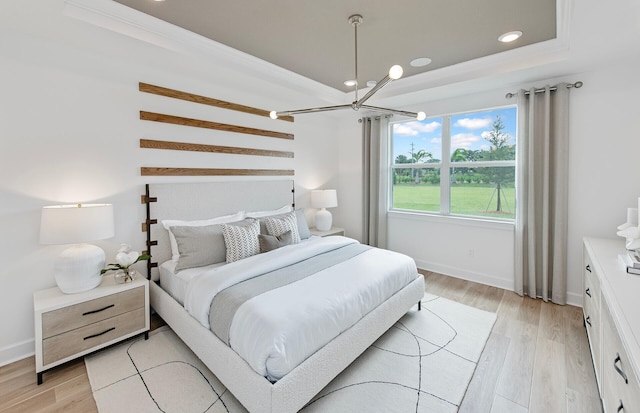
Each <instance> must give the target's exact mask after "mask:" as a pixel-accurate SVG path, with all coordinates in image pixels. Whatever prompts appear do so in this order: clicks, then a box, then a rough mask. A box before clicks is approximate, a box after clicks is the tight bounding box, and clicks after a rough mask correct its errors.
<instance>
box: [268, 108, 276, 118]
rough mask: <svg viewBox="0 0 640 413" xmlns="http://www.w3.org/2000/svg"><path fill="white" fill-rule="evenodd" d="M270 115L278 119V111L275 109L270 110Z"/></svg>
mask: <svg viewBox="0 0 640 413" xmlns="http://www.w3.org/2000/svg"><path fill="white" fill-rule="evenodd" d="M269 117H270V118H271V119H278V112H276V111H275V110H272V111H271V112H269Z"/></svg>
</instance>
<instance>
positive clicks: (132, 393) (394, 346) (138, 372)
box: [85, 294, 496, 413]
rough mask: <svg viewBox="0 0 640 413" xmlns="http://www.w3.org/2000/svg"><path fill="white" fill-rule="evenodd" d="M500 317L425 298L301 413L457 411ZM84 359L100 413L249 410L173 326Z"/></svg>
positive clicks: (426, 296) (434, 297)
mask: <svg viewBox="0 0 640 413" xmlns="http://www.w3.org/2000/svg"><path fill="white" fill-rule="evenodd" d="M495 320H496V315H495V314H493V313H489V312H486V311H482V310H478V309H476V308H472V307H468V306H465V305H462V304H459V303H456V302H453V301H450V300H447V299H444V298H441V297H436V296H433V295H429V294H427V295H425V297H424V299H423V300H422V311H417V306H416V307H414V308H413V309H412V310H411V311H409V312H408V313H407V314H406V315H405V316H404V317H403V318H402V319H401V320H400V321H398V322H397V323H396V324H395V325H394V326H393V327H392V328H391V329H389V331H387V332H386V333H385V334H384V335H383V336H382V337H381V338H380V339H378V341H376V342H375V343H374V344H373V345H372V346H371V347H370V348H369V349H368V350H367V351H365V352H364V353H363V354H362V355H361V356H360V357H359V358H358V359H357V360H356V361H355V362H353V363H352V364H351V365H350V366H349V367H348V368H347V369H346V370H345V371H343V372H342V373H341V374H340V375H339V376H338V377H336V379H335V380H333V381H332V382H331V383H329V385H328V386H327V387H326V388H324V389H323V390H322V391H321V392H320V393H319V394H318V395H317V396H316V397H315V398H314V399H313V400H312V401H311V402H310V403H309V404H308V405H307V406H306V407H305V408H303V409H302V410H301V412H305V413H310V412H314V413H317V412H331V413H340V412H345V413H346V412H350V413H352V412H385V413H389V412H398V413H405V412H406V413H409V412H416V413H418V412H431V413H433V412H438V413H440V412H456V411H457V410H458V406H459V405H460V402H461V401H462V398H463V396H464V394H465V391H466V389H467V386H468V384H469V381H470V380H471V376H472V375H473V372H474V370H475V368H476V364H477V362H478V360H479V358H480V354H481V353H482V350H483V349H484V346H485V343H486V341H487V339H488V337H489V334H490V333H491V329H492V327H493V324H494V322H495ZM85 361H86V365H87V372H88V375H89V381H90V382H91V388H92V390H93V397H94V398H95V400H96V404H97V406H98V410H99V411H100V413H123V412H136V413H143V412H166V413H178V412H179V413H191V412H192V413H201V412H202V413H204V412H207V413H218V412H221V413H222V412H230V413H242V412H246V410H245V409H244V408H243V407H242V405H240V403H238V401H237V400H236V399H235V398H234V397H233V395H232V394H231V393H229V392H228V391H227V390H226V389H225V387H224V386H223V385H222V384H221V383H220V382H219V381H218V379H216V377H215V376H214V375H213V374H212V373H211V372H210V371H209V370H208V369H207V368H206V367H205V366H204V365H203V364H202V363H201V362H200V360H198V358H197V357H196V356H195V355H194V354H193V353H192V352H191V351H190V350H189V349H188V348H187V347H186V345H185V344H184V343H182V341H181V340H180V339H179V338H178V337H177V336H176V335H175V334H174V333H173V331H171V329H169V328H168V327H162V328H159V329H157V330H155V331H153V332H151V334H150V337H149V340H147V341H145V340H143V339H142V338H139V339H136V340H135V341H127V342H125V343H123V344H121V345H118V346H116V347H113V348H110V349H108V350H105V351H102V352H98V353H96V354H94V355H92V356H89V357H86V358H85Z"/></svg>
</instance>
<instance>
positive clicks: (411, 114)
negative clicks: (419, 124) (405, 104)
mask: <svg viewBox="0 0 640 413" xmlns="http://www.w3.org/2000/svg"><path fill="white" fill-rule="evenodd" d="M360 107H361V108H363V109H369V110H375V111H377V112H388V113H389V112H390V113H394V114H396V115H402V116H407V117H409V118H417V117H418V113H416V112H409V111H407V110H398V109H389V108H381V107H378V106H370V105H361V106H360Z"/></svg>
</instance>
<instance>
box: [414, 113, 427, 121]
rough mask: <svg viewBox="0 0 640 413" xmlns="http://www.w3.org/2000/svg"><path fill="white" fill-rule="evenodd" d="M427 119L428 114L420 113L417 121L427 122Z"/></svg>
mask: <svg viewBox="0 0 640 413" xmlns="http://www.w3.org/2000/svg"><path fill="white" fill-rule="evenodd" d="M426 118H427V114H426V113H424V112H418V116H416V119H417V120H425V119H426Z"/></svg>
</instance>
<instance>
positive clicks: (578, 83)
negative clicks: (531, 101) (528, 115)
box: [504, 80, 584, 99]
mask: <svg viewBox="0 0 640 413" xmlns="http://www.w3.org/2000/svg"><path fill="white" fill-rule="evenodd" d="M583 84H584V83H582V82H581V81H579V80H578V81H577V82H576V83H569V84H567V89H571V88H572V87H575V88H576V89H580V88H581V87H582V85H583ZM545 90H546V89H536V90H535V91H534V92H535V93H542V92H544V91H545ZM549 90H551V91H552V92H553V91H555V90H558V87H557V86H551V87H550V88H549ZM524 94H525V95H529V94H531V92H529V91H526V92H524ZM516 95H517V93H507V94H506V95H504V97H506V98H507V99H511V98H512V97H514V96H516Z"/></svg>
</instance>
